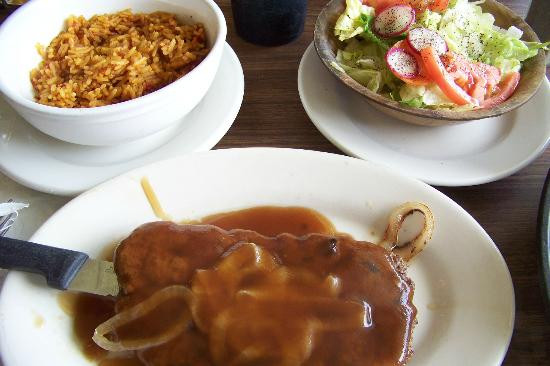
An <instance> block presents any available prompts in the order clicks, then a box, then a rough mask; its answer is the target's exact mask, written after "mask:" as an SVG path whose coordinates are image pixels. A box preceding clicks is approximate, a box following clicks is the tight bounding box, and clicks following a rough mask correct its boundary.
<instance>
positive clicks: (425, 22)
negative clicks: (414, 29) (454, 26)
mask: <svg viewBox="0 0 550 366" xmlns="http://www.w3.org/2000/svg"><path fill="white" fill-rule="evenodd" d="M440 22H441V14H439V13H436V12H435V11H430V10H425V11H424V12H422V13H420V15H418V16H417V18H416V25H417V26H420V27H424V28H428V29H431V30H433V31H437V28H438V26H439V23H440Z"/></svg>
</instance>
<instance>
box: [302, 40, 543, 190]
mask: <svg viewBox="0 0 550 366" xmlns="http://www.w3.org/2000/svg"><path fill="white" fill-rule="evenodd" d="M298 90H299V92H300V99H301V100H302V104H303V106H304V109H305V110H306V112H307V114H308V115H309V118H310V119H311V120H312V121H313V123H314V124H315V126H316V127H317V129H319V131H320V132H321V133H322V134H323V135H324V136H325V137H326V138H327V139H329V140H330V141H331V142H332V143H333V144H334V145H336V146H337V147H338V148H339V149H341V150H342V151H344V152H345V153H346V154H349V155H352V156H355V157H358V158H361V159H366V160H370V161H373V162H376V163H379V164H383V165H386V166H388V167H390V168H392V169H394V170H396V171H398V172H400V173H402V174H404V175H408V176H411V177H415V178H418V179H420V180H422V181H424V182H426V183H429V184H432V185H441V186H468V185H475V184H482V183H487V182H492V181H495V180H498V179H502V178H504V177H507V176H509V175H511V174H513V173H515V172H517V171H518V170H520V169H522V168H523V167H525V166H527V165H528V164H529V163H530V162H531V161H533V160H534V159H535V158H536V157H537V156H539V155H540V154H541V153H542V152H543V151H544V149H545V148H546V146H547V144H548V142H549V141H550V103H549V101H550V83H548V80H546V78H545V80H544V82H543V83H542V85H541V87H540V89H539V91H538V92H537V94H536V95H535V96H533V98H532V99H531V100H530V101H529V102H528V103H526V104H525V105H524V106H523V107H521V108H519V109H517V110H516V111H514V112H510V113H507V114H504V115H502V116H500V117H496V118H490V119H484V120H479V121H474V122H470V123H464V124H460V125H454V126H442V127H426V126H417V125H412V124H409V123H406V122H401V121H399V120H397V119H394V118H392V117H390V116H387V115H386V114H384V113H382V112H379V111H378V110H376V109H375V108H373V107H372V106H370V105H369V104H368V102H367V101H366V100H365V97H363V96H361V95H359V94H358V93H356V92H354V91H353V90H351V89H349V88H348V87H346V86H345V85H343V84H342V83H341V82H340V81H338V80H336V78H335V77H334V76H333V75H332V74H331V73H330V72H329V71H328V70H327V69H326V68H325V66H324V65H323V64H322V63H321V61H320V60H319V57H318V56H317V54H316V52H315V49H314V47H313V45H310V46H309V48H308V49H307V50H306V52H305V53H304V55H303V57H302V61H301V62H300V67H299V69H298Z"/></svg>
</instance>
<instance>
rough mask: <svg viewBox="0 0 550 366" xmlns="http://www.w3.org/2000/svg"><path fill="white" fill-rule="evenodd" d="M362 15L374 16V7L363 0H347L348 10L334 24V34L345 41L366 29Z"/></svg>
mask: <svg viewBox="0 0 550 366" xmlns="http://www.w3.org/2000/svg"><path fill="white" fill-rule="evenodd" d="M361 15H363V16H367V17H374V8H372V7H370V6H367V5H363V3H362V2H361V0H346V10H345V11H344V12H343V13H342V15H340V17H339V18H338V20H337V21H336V24H335V25H334V34H335V35H336V36H337V37H338V39H339V40H340V41H345V40H346V39H350V38H353V37H355V36H356V35H358V34H361V33H363V32H364V31H365V22H364V20H363V19H362V18H361Z"/></svg>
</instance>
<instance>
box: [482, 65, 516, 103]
mask: <svg viewBox="0 0 550 366" xmlns="http://www.w3.org/2000/svg"><path fill="white" fill-rule="evenodd" d="M520 77H521V76H520V74H519V72H515V71H512V72H510V73H508V74H506V75H505V76H504V78H502V81H501V82H500V83H499V84H498V92H497V93H496V94H495V95H493V96H492V97H491V98H489V99H486V100H485V101H484V102H483V103H481V107H482V108H492V107H494V106H496V105H497V104H500V103H502V102H504V101H505V100H506V99H508V98H510V96H511V95H512V94H513V93H514V91H515V90H516V88H517V86H518V83H519V79H520Z"/></svg>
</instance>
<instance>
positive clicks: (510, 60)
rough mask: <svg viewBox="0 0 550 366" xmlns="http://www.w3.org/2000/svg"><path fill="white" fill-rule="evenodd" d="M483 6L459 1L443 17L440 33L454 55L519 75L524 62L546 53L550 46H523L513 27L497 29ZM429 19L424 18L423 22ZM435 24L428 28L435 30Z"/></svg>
mask: <svg viewBox="0 0 550 366" xmlns="http://www.w3.org/2000/svg"><path fill="white" fill-rule="evenodd" d="M479 3H481V2H471V3H470V2H468V0H456V2H455V4H453V5H454V6H452V7H449V8H448V9H447V10H446V11H445V12H444V13H443V15H442V17H441V20H440V21H439V24H438V25H437V30H438V31H439V32H440V33H441V34H442V35H443V36H444V37H445V40H446V41H447V44H448V46H449V48H450V49H451V50H452V51H455V52H459V53H462V54H463V55H466V56H468V58H470V59H471V60H474V61H481V62H484V63H487V64H490V65H493V66H496V67H498V68H500V70H501V72H502V73H503V74H505V73H506V72H509V71H519V68H520V67H521V61H524V60H526V59H528V58H530V57H533V56H535V55H536V54H537V53H538V50H539V49H541V48H542V49H547V48H548V46H549V45H550V42H546V43H538V42H523V41H521V40H520V38H521V36H522V35H523V33H522V31H521V30H519V29H518V28H516V27H514V26H512V27H510V28H509V29H506V30H505V29H502V28H499V27H497V26H496V25H495V24H494V23H495V18H494V17H493V15H491V14H490V13H484V12H483V11H482V9H481V7H480V6H479V5H478V4H479ZM429 17H430V15H429V14H427V15H424V14H423V15H422V16H421V19H424V18H428V19H429ZM433 22H434V20H432V21H431V23H430V24H429V25H430V26H431V27H432V29H433Z"/></svg>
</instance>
